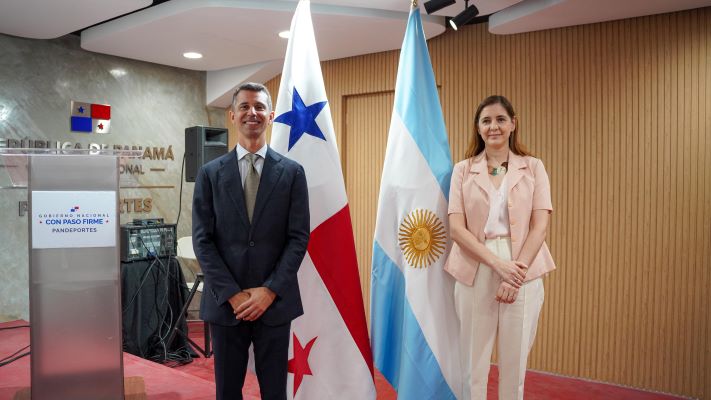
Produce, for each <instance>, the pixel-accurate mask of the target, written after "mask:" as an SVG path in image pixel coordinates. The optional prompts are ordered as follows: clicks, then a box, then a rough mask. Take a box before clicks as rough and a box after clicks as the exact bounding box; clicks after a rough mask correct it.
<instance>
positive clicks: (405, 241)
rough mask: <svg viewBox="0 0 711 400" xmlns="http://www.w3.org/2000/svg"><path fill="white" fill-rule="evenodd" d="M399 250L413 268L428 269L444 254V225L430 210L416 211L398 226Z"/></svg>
mask: <svg viewBox="0 0 711 400" xmlns="http://www.w3.org/2000/svg"><path fill="white" fill-rule="evenodd" d="M398 236H399V239H400V249H402V254H403V255H404V256H405V258H406V259H407V262H408V263H409V264H410V265H411V266H413V267H415V268H423V267H424V268H426V267H429V266H430V265H431V264H432V263H433V262H435V261H437V259H438V258H439V256H441V255H442V253H444V248H445V240H446V233H445V231H444V225H443V224H442V221H440V220H439V218H438V217H437V215H435V213H433V212H432V211H430V210H421V209H417V210H414V211H412V212H411V213H410V214H409V215H407V216H406V217H405V220H403V221H402V223H401V224H400V233H399V235H398Z"/></svg>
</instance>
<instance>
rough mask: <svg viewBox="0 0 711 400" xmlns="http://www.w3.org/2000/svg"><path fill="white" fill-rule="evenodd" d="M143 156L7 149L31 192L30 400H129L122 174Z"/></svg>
mask: <svg viewBox="0 0 711 400" xmlns="http://www.w3.org/2000/svg"><path fill="white" fill-rule="evenodd" d="M141 155H142V152H140V151H115V150H62V149H8V148H2V149H0V165H1V166H2V168H3V169H4V173H3V174H2V176H0V187H2V188H3V189H8V188H25V187H26V188H27V200H28V218H29V224H28V226H29V236H28V237H29V240H28V253H29V280H30V282H29V291H30V325H31V331H30V350H31V382H32V386H31V396H32V399H33V400H43V399H52V400H63V399H71V400H82V399H87V400H100V399H101V400H103V399H106V400H112V399H117V400H119V399H121V400H123V398H124V380H123V353H122V338H121V291H120V267H119V241H118V230H119V225H120V224H119V212H118V204H119V167H120V165H121V163H122V162H124V161H125V160H127V159H130V158H137V157H139V156H141Z"/></svg>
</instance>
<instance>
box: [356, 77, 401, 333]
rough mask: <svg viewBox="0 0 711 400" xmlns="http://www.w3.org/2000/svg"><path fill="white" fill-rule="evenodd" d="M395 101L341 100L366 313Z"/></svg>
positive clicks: (387, 96)
mask: <svg viewBox="0 0 711 400" xmlns="http://www.w3.org/2000/svg"><path fill="white" fill-rule="evenodd" d="M394 99H395V95H394V92H392V91H391V92H380V93H373V94H365V95H354V96H347V97H344V101H345V103H344V121H345V125H344V132H345V134H344V136H345V138H344V146H345V157H346V158H345V161H346V162H345V165H347V166H348V168H346V171H345V179H346V191H347V192H348V199H349V201H350V207H351V219H352V220H353V226H354V227H355V226H357V227H358V228H357V229H354V234H355V240H356V243H357V249H356V253H357V256H358V269H359V273H360V281H361V287H362V288H363V304H365V306H366V309H368V310H369V309H370V272H371V260H372V258H373V244H372V243H373V235H374V233H375V220H376V218H374V216H375V215H376V214H377V211H378V192H379V190H380V179H381V174H382V170H383V161H384V159H385V147H386V145H387V141H388V140H387V139H388V129H389V127H390V116H391V114H392V109H393V101H394ZM365 143H367V144H368V145H367V151H363V150H364V149H363V144H365ZM369 244H370V245H369ZM368 328H369V329H370V316H369V315H368Z"/></svg>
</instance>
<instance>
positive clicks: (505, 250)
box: [454, 238, 543, 400]
mask: <svg viewBox="0 0 711 400" xmlns="http://www.w3.org/2000/svg"><path fill="white" fill-rule="evenodd" d="M486 247H487V248H488V249H489V250H491V251H492V252H493V253H494V254H496V255H497V256H499V257H500V258H503V259H507V260H510V259H511V240H510V239H508V238H497V239H491V240H487V241H486ZM500 284H501V277H500V276H499V275H498V274H497V273H496V272H495V271H494V270H493V269H492V268H490V267H489V266H487V265H484V264H481V265H480V266H479V270H478V271H477V273H476V277H475V278H474V284H473V285H472V286H466V285H463V284H461V283H459V282H457V283H456V285H455V287H454V300H455V305H456V308H457V315H458V317H459V322H460V326H461V350H462V355H463V356H462V363H463V365H462V372H463V373H464V379H463V382H464V385H465V387H464V388H463V390H462V392H463V395H464V396H463V398H464V399H471V400H486V385H487V382H488V378H489V366H490V364H491V351H492V349H493V347H494V339H495V338H496V337H497V332H498V344H499V345H498V353H497V354H498V361H499V400H509V399H511V400H520V399H523V381H524V378H525V376H526V362H527V361H528V353H529V351H530V350H531V346H532V345H533V339H534V338H535V336H536V327H537V325H538V316H539V314H540V312H541V307H542V306H543V279H542V278H538V279H534V280H532V281H530V282H526V283H525V284H524V285H523V286H521V288H520V289H519V291H518V297H516V301H514V302H513V303H512V304H506V303H499V302H498V301H496V292H497V290H498V289H499V285H500Z"/></svg>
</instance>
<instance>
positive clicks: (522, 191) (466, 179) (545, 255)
mask: <svg viewBox="0 0 711 400" xmlns="http://www.w3.org/2000/svg"><path fill="white" fill-rule="evenodd" d="M508 174H509V176H507V177H506V179H507V181H508V185H509V193H508V203H509V204H508V206H509V224H510V231H511V254H512V256H513V259H514V260H516V259H517V258H518V257H519V254H520V253H521V247H523V243H524V242H525V241H526V238H527V237H528V229H529V224H530V221H531V212H532V211H533V210H551V211H552V210H553V205H552V203H551V189H550V182H549V181H548V174H547V173H546V170H545V168H544V167H543V163H542V162H541V160H539V159H537V158H534V157H529V156H525V157H522V156H517V155H516V154H514V153H509V172H508ZM492 187H493V186H492V184H491V181H490V179H489V176H488V170H487V166H486V157H484V154H483V153H482V154H480V155H479V156H476V157H475V158H474V159H473V160H470V159H467V160H463V161H460V162H458V163H457V165H455V166H454V171H453V172H452V184H451V186H450V189H449V214H455V213H458V214H464V217H465V219H466V223H467V230H469V231H470V232H471V233H472V234H474V236H475V237H476V238H477V239H479V240H480V241H481V242H482V243H484V242H485V241H486V238H485V236H484V226H485V225H486V220H487V218H488V217H489V195H488V189H489V188H492ZM478 269H479V262H478V261H476V260H475V259H474V258H472V257H471V256H469V254H467V253H465V252H464V251H463V250H462V249H461V248H460V247H459V245H457V243H454V242H453V243H452V250H451V251H450V253H449V257H448V258H447V261H446V262H445V265H444V270H445V271H447V272H449V273H450V274H451V275H452V276H454V278H455V279H457V280H458V281H459V282H461V283H463V284H465V285H469V286H471V285H472V284H473V283H474V277H475V276H476V271H477V270H478ZM554 269H555V263H554V262H553V257H552V256H551V253H550V251H549V250H548V246H547V245H546V243H545V242H544V243H543V245H542V246H541V249H540V250H539V251H538V254H537V255H536V257H535V258H534V259H533V262H532V263H531V265H529V266H528V272H527V274H526V281H530V280H533V279H536V278H538V277H540V276H542V275H544V274H546V273H548V272H550V271H552V270H554Z"/></svg>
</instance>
